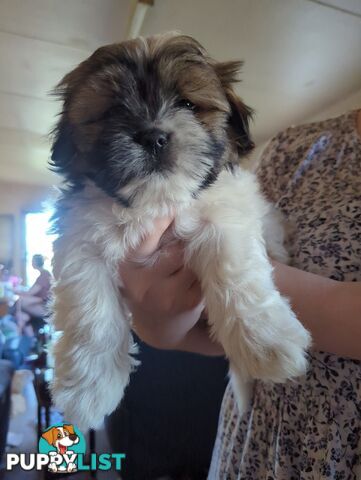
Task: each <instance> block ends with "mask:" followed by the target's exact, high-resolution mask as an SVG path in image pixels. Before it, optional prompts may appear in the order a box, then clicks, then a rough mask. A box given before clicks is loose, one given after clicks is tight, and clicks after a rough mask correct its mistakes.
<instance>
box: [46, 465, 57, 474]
mask: <svg viewBox="0 0 361 480" xmlns="http://www.w3.org/2000/svg"><path fill="white" fill-rule="evenodd" d="M48 470H49V472H52V473H56V472H57V471H58V467H57V465H56V463H49V465H48Z"/></svg>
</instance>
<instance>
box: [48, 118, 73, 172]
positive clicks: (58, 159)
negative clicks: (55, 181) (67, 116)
mask: <svg viewBox="0 0 361 480" xmlns="http://www.w3.org/2000/svg"><path fill="white" fill-rule="evenodd" d="M52 135H53V145H52V147H51V161H50V162H49V165H50V168H51V170H53V171H55V172H59V173H63V174H65V175H69V174H70V173H71V172H72V170H73V165H74V163H75V158H76V153H77V152H76V148H75V144H74V141H73V138H72V129H71V127H70V125H69V124H68V122H67V121H66V120H64V119H61V120H60V122H59V123H58V125H57V127H56V128H55V129H54V130H53V132H52Z"/></svg>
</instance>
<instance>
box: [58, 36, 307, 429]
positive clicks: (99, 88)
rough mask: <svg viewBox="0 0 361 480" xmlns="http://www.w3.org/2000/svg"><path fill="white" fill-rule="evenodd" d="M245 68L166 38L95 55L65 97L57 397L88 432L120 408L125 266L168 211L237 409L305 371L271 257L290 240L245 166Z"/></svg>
mask: <svg viewBox="0 0 361 480" xmlns="http://www.w3.org/2000/svg"><path fill="white" fill-rule="evenodd" d="M240 66H241V62H224V63H222V62H221V63H219V62H216V61H214V60H213V59H211V58H210V57H209V56H208V54H207V52H206V51H205V50H204V49H203V47H202V46H201V45H200V44H199V43H198V42H197V41H195V40H194V39H192V38H190V37H187V36H182V35H176V34H166V35H157V36H153V37H150V38H146V39H144V38H138V39H135V40H130V41H127V42H124V43H120V44H114V45H108V46H105V47H102V48H99V49H98V50H97V51H96V52H95V53H94V54H93V55H92V56H91V57H89V58H88V59H87V60H85V61H84V62H83V63H81V64H80V65H79V66H78V67H77V68H75V70H73V71H72V72H70V73H69V74H68V75H66V76H65V77H64V78H63V80H62V81H61V82H60V84H59V85H58V87H57V89H56V93H57V94H58V95H59V96H60V98H61V99H62V101H63V111H62V114H61V118H60V121H59V124H58V125H57V127H56V129H55V132H54V134H55V138H54V144H53V150H52V163H53V166H54V167H55V168H56V169H57V170H58V171H59V172H61V173H62V174H63V175H64V176H65V180H66V184H67V186H66V188H65V189H64V190H63V193H62V197H61V199H60V200H59V202H58V209H57V215H56V216H57V221H56V227H57V231H58V233H59V237H58V239H57V240H56V242H55V245H54V250H55V256H54V276H55V280H56V282H55V287H54V313H53V322H54V324H55V327H56V329H57V330H60V331H62V332H63V334H62V336H61V338H60V339H59V341H58V342H57V344H56V345H55V349H54V356H55V380H54V384H53V396H54V399H55V402H56V404H57V405H58V406H59V407H60V408H61V409H63V410H65V415H66V418H67V420H69V421H70V420H71V421H74V422H75V423H76V424H77V425H79V426H80V427H81V428H84V427H88V426H92V427H96V426H97V425H99V424H100V423H101V421H102V419H103V417H104V415H106V414H109V413H111V412H112V411H113V410H114V409H115V408H116V406H117V404H118V403H119V401H120V400H121V398H122V396H123V392H124V389H125V387H126V385H127V383H128V381H129V374H130V372H131V370H132V368H133V366H134V365H135V360H134V358H133V357H132V353H133V352H134V347H133V341H132V336H131V333H130V316H129V313H128V311H127V308H126V305H125V303H124V302H123V300H122V298H120V294H119V286H120V282H121V280H120V279H119V278H118V264H119V262H121V261H122V259H124V257H125V256H126V254H127V252H128V251H129V249H130V248H134V247H136V246H137V245H138V244H139V242H140V241H141V240H142V238H144V236H145V235H147V233H148V232H150V231H151V229H152V223H153V220H154V218H155V217H158V216H161V215H166V214H170V213H171V212H173V213H174V214H175V222H174V234H175V235H176V236H177V237H178V238H180V239H183V240H185V242H186V251H185V261H186V262H187V263H188V264H189V265H190V266H191V268H192V269H193V270H194V271H195V273H196V274H197V276H198V277H199V279H200V281H201V285H202V289H203V292H204V298H205V303H206V306H207V310H208V315H209V319H208V322H209V325H210V331H211V334H212V335H213V337H214V338H215V339H216V340H217V341H218V342H220V343H221V344H222V346H223V348H224V351H225V353H226V355H227V357H228V358H229V361H230V367H231V372H232V376H233V377H234V380H235V384H236V388H237V389H238V390H239V394H240V395H239V398H241V393H242V383H243V382H244V381H246V380H247V379H249V378H259V379H265V380H272V381H275V382H281V381H284V380H285V379H288V378H291V377H294V376H298V375H300V374H302V373H303V372H304V370H305V367H306V360H305V349H306V348H307V347H308V345H309V335H308V333H307V331H306V330H305V329H304V328H303V327H302V325H301V324H300V323H299V322H298V320H297V318H296V317H295V315H294V313H293V312H292V310H291V308H290V306H289V304H288V302H287V300H286V299H285V298H283V297H282V296H281V295H280V293H279V292H278V291H277V289H276V288H275V285H274V282H273V279H272V267H271V264H270V262H269V260H268V256H267V253H266V248H265V241H266V242H268V245H270V246H271V247H272V252H271V253H272V255H273V256H275V257H277V258H284V256H285V252H284V249H283V247H282V231H281V229H280V228H278V226H276V225H274V224H273V222H272V221H271V220H270V218H269V215H270V206H269V205H268V204H267V202H266V201H265V200H264V199H263V197H262V195H261V194H260V192H259V187H258V185H257V181H256V179H255V177H254V176H253V175H252V174H251V173H249V172H246V171H244V170H242V168H241V167H240V166H239V161H240V157H242V155H244V154H245V153H247V152H248V151H249V150H251V149H252V147H253V144H252V141H251V140H250V136H249V131H248V122H249V119H250V115H251V110H250V109H249V108H248V107H247V106H246V105H245V104H244V103H243V102H242V101H241V100H240V99H239V98H238V97H237V96H236V95H235V93H234V91H233V89H232V85H233V84H234V82H235V81H236V76H237V72H238V70H239V68H240ZM266 225H271V226H272V228H271V229H267V230H269V231H270V232H272V233H271V234H270V235H268V234H267V232H266V227H265V226H266ZM267 236H268V237H269V238H267Z"/></svg>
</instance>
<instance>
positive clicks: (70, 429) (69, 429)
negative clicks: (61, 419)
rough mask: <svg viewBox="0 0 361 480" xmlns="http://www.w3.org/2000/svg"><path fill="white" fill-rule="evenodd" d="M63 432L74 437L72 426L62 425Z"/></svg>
mask: <svg viewBox="0 0 361 480" xmlns="http://www.w3.org/2000/svg"><path fill="white" fill-rule="evenodd" d="M63 428H64V430H66V431H67V432H69V433H70V435H74V433H75V431H74V427H73V425H63Z"/></svg>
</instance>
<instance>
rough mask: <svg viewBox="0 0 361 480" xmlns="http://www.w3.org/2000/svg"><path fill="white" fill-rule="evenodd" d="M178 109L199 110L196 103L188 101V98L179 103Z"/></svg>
mask: <svg viewBox="0 0 361 480" xmlns="http://www.w3.org/2000/svg"><path fill="white" fill-rule="evenodd" d="M178 107H180V108H186V109H187V110H195V109H196V108H197V107H196V105H194V103H192V102H191V101H190V100H187V99H186V98H183V99H182V100H180V101H179V102H178Z"/></svg>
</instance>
